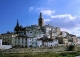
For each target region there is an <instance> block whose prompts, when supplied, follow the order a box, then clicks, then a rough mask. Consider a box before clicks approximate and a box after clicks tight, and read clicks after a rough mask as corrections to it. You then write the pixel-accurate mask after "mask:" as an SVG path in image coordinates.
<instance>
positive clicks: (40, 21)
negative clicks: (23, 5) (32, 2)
mask: <svg viewBox="0 0 80 57" xmlns="http://www.w3.org/2000/svg"><path fill="white" fill-rule="evenodd" d="M38 25H39V26H40V27H42V26H44V20H43V18H42V13H40V16H39V19H38Z"/></svg>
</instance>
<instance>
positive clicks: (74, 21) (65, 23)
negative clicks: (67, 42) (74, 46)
mask: <svg viewBox="0 0 80 57" xmlns="http://www.w3.org/2000/svg"><path fill="white" fill-rule="evenodd" d="M48 20H49V21H45V23H46V24H50V25H52V26H54V27H60V28H61V30H63V31H67V32H69V33H70V34H75V35H77V36H80V35H79V34H80V22H79V21H80V17H79V16H72V15H71V14H62V15H55V16H54V15H51V18H50V19H48Z"/></svg>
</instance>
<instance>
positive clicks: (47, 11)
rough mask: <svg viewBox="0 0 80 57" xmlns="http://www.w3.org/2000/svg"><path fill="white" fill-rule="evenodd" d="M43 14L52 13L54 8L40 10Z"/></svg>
mask: <svg viewBox="0 0 80 57" xmlns="http://www.w3.org/2000/svg"><path fill="white" fill-rule="evenodd" d="M41 12H42V13H43V14H44V15H52V14H53V13H55V10H41Z"/></svg>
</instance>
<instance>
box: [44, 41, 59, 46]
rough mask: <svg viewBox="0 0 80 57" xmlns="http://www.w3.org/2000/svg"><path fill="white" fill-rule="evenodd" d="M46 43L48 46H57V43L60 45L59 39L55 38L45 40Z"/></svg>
mask: <svg viewBox="0 0 80 57" xmlns="http://www.w3.org/2000/svg"><path fill="white" fill-rule="evenodd" d="M44 45H45V46H46V47H52V46H57V45H58V40H53V41H48V42H44Z"/></svg>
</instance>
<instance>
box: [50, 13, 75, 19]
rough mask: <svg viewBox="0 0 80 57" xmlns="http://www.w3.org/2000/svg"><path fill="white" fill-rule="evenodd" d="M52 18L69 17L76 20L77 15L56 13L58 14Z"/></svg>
mask: <svg viewBox="0 0 80 57" xmlns="http://www.w3.org/2000/svg"><path fill="white" fill-rule="evenodd" d="M51 18H59V19H63V18H65V19H69V20H75V19H76V16H75V17H74V16H72V15H71V14H63V15H56V16H51Z"/></svg>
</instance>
